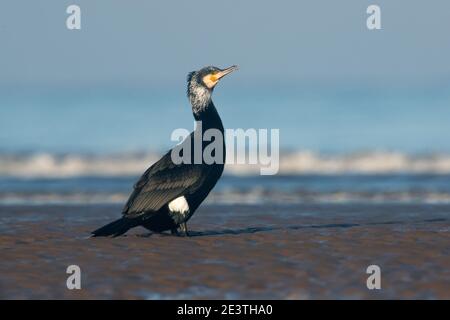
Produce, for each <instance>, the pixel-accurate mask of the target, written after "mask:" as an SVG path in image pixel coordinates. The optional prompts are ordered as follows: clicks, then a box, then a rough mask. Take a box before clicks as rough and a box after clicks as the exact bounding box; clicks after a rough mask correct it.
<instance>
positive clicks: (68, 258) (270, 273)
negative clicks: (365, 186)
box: [0, 204, 450, 299]
mask: <svg viewBox="0 0 450 320" xmlns="http://www.w3.org/2000/svg"><path fill="white" fill-rule="evenodd" d="M120 208H121V207H120V206H119V205H92V206H82V205H74V206H58V205H52V206H47V205H45V206H12V205H11V206H7V205H4V206H1V207H0V220H1V223H0V250H1V252H2V263H1V264H0V298H2V299H29V298H34V299H110V298H114V299H197V298H201V299H204V298H212V299H217V298H225V299H259V298H261V299H314V298H319V299H360V298H368V299H387V298H393V299H419V298H420V299H422V298H424V299H449V298H450V246H449V243H450V227H449V220H450V219H449V214H450V206H449V205H423V206H421V205H407V204H404V205H400V204H397V205H389V204H379V205H377V204H370V205H362V204H342V205H338V204H332V205H326V204H317V205H306V204H304V205H302V204H298V205H286V206H283V205H277V206H270V205H266V206H258V205H246V206H236V205H207V206H203V207H201V208H200V210H199V211H198V212H197V213H196V215H195V216H194V217H193V219H192V220H191V222H190V224H189V226H190V228H191V230H192V236H191V237H189V238H185V237H173V236H170V235H150V234H149V233H148V232H147V231H146V230H145V229H139V228H138V229H135V230H133V231H132V232H129V233H128V234H127V235H126V236H123V237H119V238H115V239H110V238H88V235H89V232H90V231H91V230H93V229H95V228H97V227H98V226H100V225H103V224H104V223H106V222H108V221H110V220H112V219H114V218H116V217H117V216H118V215H119V212H120ZM72 264H76V265H78V266H79V267H80V268H81V275H82V277H81V286H82V289H81V290H68V289H67V288H66V279H67V277H68V276H69V275H68V274H66V268H67V266H69V265H72ZM372 264H375V265H378V266H380V268H381V279H382V280H381V286H382V288H381V290H368V289H367V287H366V279H367V277H368V276H369V275H368V274H366V268H367V266H369V265H372Z"/></svg>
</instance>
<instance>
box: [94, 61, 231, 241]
mask: <svg viewBox="0 0 450 320" xmlns="http://www.w3.org/2000/svg"><path fill="white" fill-rule="evenodd" d="M236 69H237V66H231V67H229V68H226V69H219V68H217V67H213V66H209V67H205V68H202V69H200V70H198V71H193V72H191V73H189V75H188V77H187V81H188V87H187V95H188V98H189V101H190V103H191V105H192V112H193V114H194V118H195V120H196V121H197V123H199V121H201V125H197V126H196V128H195V130H194V131H193V132H192V133H191V134H190V135H189V136H188V137H187V138H186V139H185V140H184V141H183V143H182V144H184V145H186V144H191V148H190V150H192V151H193V150H195V147H194V140H195V137H196V135H198V134H201V137H203V133H204V132H205V131H206V130H208V129H215V130H219V131H220V133H221V134H222V137H223V138H222V139H221V140H220V142H219V143H220V147H219V148H221V150H219V151H221V159H220V160H221V161H216V162H214V163H210V161H204V159H203V157H201V159H200V161H198V158H197V159H194V153H195V152H194V151H193V152H191V155H189V158H190V159H189V160H190V161H183V162H182V163H178V161H173V157H172V150H174V149H172V150H170V151H169V152H167V153H166V154H165V155H164V156H163V157H162V158H161V159H160V160H159V161H158V162H156V163H154V164H153V165H152V166H151V167H150V168H148V169H147V171H145V172H144V174H143V175H142V176H141V178H140V179H139V181H138V182H137V183H136V184H135V185H134V190H133V192H132V193H131V195H130V198H129V199H128V201H127V203H126V204H125V207H124V208H123V211H122V215H123V217H122V218H120V219H118V220H116V221H114V222H111V223H110V224H107V225H106V226H104V227H102V228H100V229H97V230H95V231H93V232H92V234H93V236H94V237H99V236H114V237H117V236H119V235H122V234H124V233H125V232H127V231H128V230H129V229H130V228H133V227H136V226H143V227H145V228H147V229H149V230H150V231H153V232H163V231H166V230H170V231H171V232H172V234H176V235H179V232H178V229H179V228H180V229H181V230H182V231H183V232H184V234H185V235H188V229H187V225H186V222H187V221H188V220H189V218H190V217H191V216H192V215H193V214H194V212H195V210H197V208H198V207H199V206H200V204H201V203H202V202H203V200H205V198H206V197H207V196H208V194H209V192H210V191H211V190H212V188H213V187H214V186H215V184H216V183H217V181H218V180H219V178H220V176H221V175H222V172H223V168H224V163H225V139H224V135H223V134H224V128H223V125H222V120H221V119H220V116H219V114H218V112H217V110H216V108H215V106H214V104H213V102H212V100H211V95H212V92H213V90H214V87H215V86H216V84H217V83H218V82H219V80H220V79H221V78H222V77H224V76H225V75H227V74H229V73H231V72H233V71H234V70H236ZM213 142H214V140H213V139H211V141H203V139H200V143H201V147H202V148H201V150H202V151H203V150H205V148H206V147H207V146H208V145H209V144H210V143H213ZM195 143H198V140H195ZM197 150H198V149H197ZM183 152H184V150H183ZM202 155H203V152H202ZM181 156H184V155H183V154H181ZM219 156H220V155H219ZM183 159H184V158H183ZM194 160H197V161H194Z"/></svg>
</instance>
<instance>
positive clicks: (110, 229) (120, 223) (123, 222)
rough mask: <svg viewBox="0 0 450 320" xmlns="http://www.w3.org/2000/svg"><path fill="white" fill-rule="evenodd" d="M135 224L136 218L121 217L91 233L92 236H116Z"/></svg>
mask: <svg viewBox="0 0 450 320" xmlns="http://www.w3.org/2000/svg"><path fill="white" fill-rule="evenodd" d="M137 225H138V223H137V221H136V219H130V218H125V217H123V218H120V219H118V220H116V221H113V222H111V223H109V224H107V225H106V226H103V227H101V228H99V229H97V230H95V231H92V232H91V233H92V236H93V237H110V236H112V237H118V236H120V235H122V234H124V233H125V232H127V231H128V229H131V228H133V227H135V226H137Z"/></svg>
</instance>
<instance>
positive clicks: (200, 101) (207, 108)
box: [189, 90, 224, 132]
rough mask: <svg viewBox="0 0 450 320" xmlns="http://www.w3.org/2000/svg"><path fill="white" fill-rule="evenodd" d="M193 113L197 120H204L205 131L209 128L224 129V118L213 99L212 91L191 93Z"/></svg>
mask: <svg viewBox="0 0 450 320" xmlns="http://www.w3.org/2000/svg"><path fill="white" fill-rule="evenodd" d="M189 98H190V101H191V104H192V113H193V115H194V118H195V121H201V122H202V128H203V131H205V130H208V129H212V128H214V129H218V130H220V131H222V132H223V131H224V128H223V124H222V120H221V119H220V116H219V113H218V112H217V109H216V107H215V106H214V103H213V102H212V100H211V91H206V90H205V91H202V93H201V94H199V95H191V96H190V97H189Z"/></svg>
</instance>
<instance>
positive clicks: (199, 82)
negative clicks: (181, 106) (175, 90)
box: [187, 66, 238, 107]
mask: <svg viewBox="0 0 450 320" xmlns="http://www.w3.org/2000/svg"><path fill="white" fill-rule="evenodd" d="M237 68H238V67H237V66H231V67H229V68H225V69H220V68H217V67H213V66H208V67H204V68H202V69H200V70H198V71H192V72H190V73H189V74H188V77H187V82H188V87H187V94H188V97H189V100H190V101H191V103H192V106H193V107H195V106H200V105H202V104H203V105H204V104H206V103H209V101H210V99H211V93H212V91H213V89H214V87H215V86H216V85H217V84H218V83H219V81H220V79H222V78H223V77H224V76H226V75H227V74H229V73H231V72H233V71H235V70H237Z"/></svg>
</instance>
